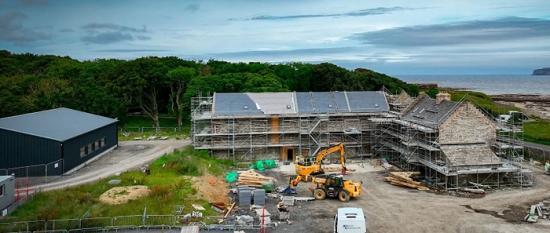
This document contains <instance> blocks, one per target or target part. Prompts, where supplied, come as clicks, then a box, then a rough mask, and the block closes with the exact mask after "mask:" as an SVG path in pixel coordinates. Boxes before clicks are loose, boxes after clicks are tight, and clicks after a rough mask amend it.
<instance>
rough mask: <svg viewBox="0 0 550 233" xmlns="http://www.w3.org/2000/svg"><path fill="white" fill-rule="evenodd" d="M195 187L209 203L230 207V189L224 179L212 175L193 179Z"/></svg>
mask: <svg viewBox="0 0 550 233" xmlns="http://www.w3.org/2000/svg"><path fill="white" fill-rule="evenodd" d="M193 187H194V188H195V189H196V190H197V191H198V192H199V193H200V195H201V196H202V198H204V199H205V200H207V201H208V202H210V203H216V204H223V205H225V206H228V205H229V197H228V195H227V194H228V193H229V189H228V188H227V183H226V182H225V181H224V180H223V178H219V177H215V176H211V175H205V176H200V177H193Z"/></svg>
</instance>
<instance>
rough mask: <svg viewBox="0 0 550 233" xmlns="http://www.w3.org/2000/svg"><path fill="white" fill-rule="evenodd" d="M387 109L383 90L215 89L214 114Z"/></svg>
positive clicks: (308, 112)
mask: <svg viewBox="0 0 550 233" xmlns="http://www.w3.org/2000/svg"><path fill="white" fill-rule="evenodd" d="M388 110H389V107H388V102H387V100H386V97H385V95H384V94H383V93H382V92H377V91H352V92H264V93H215V94H214V104H213V114H214V116H254V115H270V114H278V115H284V114H313V113H351V112H354V113H375V112H386V111H388Z"/></svg>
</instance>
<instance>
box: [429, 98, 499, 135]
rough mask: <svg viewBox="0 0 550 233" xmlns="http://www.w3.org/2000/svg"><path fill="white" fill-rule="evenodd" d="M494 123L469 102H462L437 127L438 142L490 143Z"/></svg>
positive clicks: (493, 132) (494, 130)
mask: <svg viewBox="0 0 550 233" xmlns="http://www.w3.org/2000/svg"><path fill="white" fill-rule="evenodd" d="M495 139H496V125H495V123H494V122H493V121H492V120H491V119H489V118H488V117H487V116H486V115H484V114H483V113H482V112H481V111H480V110H479V109H477V108H476V107H475V106H474V105H472V104H471V103H465V104H462V105H461V106H460V107H458V109H457V110H456V111H455V112H454V113H453V114H452V115H451V116H450V117H448V118H447V120H446V121H445V122H444V123H443V124H441V125H440V127H439V143H440V144H468V143H492V142H494V141H495Z"/></svg>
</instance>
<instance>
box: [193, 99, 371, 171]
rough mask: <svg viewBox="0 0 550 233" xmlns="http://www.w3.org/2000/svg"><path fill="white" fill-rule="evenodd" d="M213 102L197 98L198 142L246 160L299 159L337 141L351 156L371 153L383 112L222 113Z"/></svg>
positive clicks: (195, 126) (220, 153)
mask: <svg viewBox="0 0 550 233" xmlns="http://www.w3.org/2000/svg"><path fill="white" fill-rule="evenodd" d="M214 104H215V103H213V98H212V97H202V96H199V97H194V98H192V101H191V109H192V111H191V114H192V117H191V118H192V129H191V137H192V140H193V146H194V147H195V148H196V149H207V150H209V151H210V153H211V154H215V155H217V156H221V157H225V158H229V159H234V160H244V161H247V160H255V159H261V158H262V156H266V157H270V158H273V156H274V155H277V154H278V155H279V157H280V158H281V159H282V160H295V159H297V158H299V157H307V156H312V155H314V154H316V153H317V152H318V151H319V150H321V149H322V148H325V147H329V146H332V145H336V144H338V143H344V144H345V145H346V148H347V149H348V150H347V151H348V152H349V157H368V156H371V155H372V153H370V147H371V145H373V144H374V139H373V136H374V133H373V132H374V130H375V126H374V124H373V123H372V122H371V121H370V120H369V119H370V118H372V117H381V114H379V113H338V112H331V113H319V112H313V113H307V114H296V113H295V114H285V115H282V114H278V115H251V116H249V115H245V116H243V115H223V116H217V115H215V113H214V112H213V109H214Z"/></svg>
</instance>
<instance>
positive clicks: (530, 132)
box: [523, 119, 550, 145]
mask: <svg viewBox="0 0 550 233" xmlns="http://www.w3.org/2000/svg"><path fill="white" fill-rule="evenodd" d="M523 130H524V135H523V136H524V139H525V140H526V141H529V142H534V143H540V144H545V145H550V121H548V120H541V119H536V120H535V121H532V122H526V123H525V124H524V125H523Z"/></svg>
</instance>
